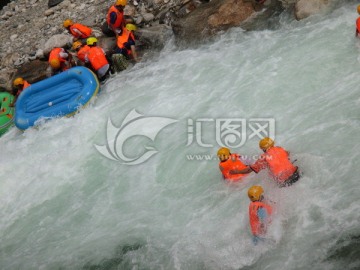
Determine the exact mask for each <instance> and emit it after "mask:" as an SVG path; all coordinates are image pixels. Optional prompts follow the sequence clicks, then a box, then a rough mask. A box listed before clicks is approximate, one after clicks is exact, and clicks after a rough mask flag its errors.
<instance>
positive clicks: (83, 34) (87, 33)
mask: <svg viewBox="0 0 360 270" xmlns="http://www.w3.org/2000/svg"><path fill="white" fill-rule="evenodd" d="M69 29H70V33H71V34H72V35H73V36H74V37H76V38H88V37H90V36H91V33H92V29H91V28H89V27H87V26H85V25H82V24H80V23H74V24H73V25H72V26H70V28H69ZM74 29H77V30H79V31H80V32H81V35H79V33H77V32H75V31H74Z"/></svg>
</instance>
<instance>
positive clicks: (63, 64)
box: [49, 48, 72, 75]
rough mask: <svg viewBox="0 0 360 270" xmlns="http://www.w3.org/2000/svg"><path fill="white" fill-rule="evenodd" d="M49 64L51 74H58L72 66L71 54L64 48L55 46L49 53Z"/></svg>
mask: <svg viewBox="0 0 360 270" xmlns="http://www.w3.org/2000/svg"><path fill="white" fill-rule="evenodd" d="M49 64H50V67H51V75H55V74H58V73H60V72H62V71H65V70H67V69H69V68H71V66H72V64H71V54H69V53H67V52H66V51H65V49H64V48H54V49H52V50H51V52H50V54H49Z"/></svg>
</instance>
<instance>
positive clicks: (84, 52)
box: [77, 45, 90, 62]
mask: <svg viewBox="0 0 360 270" xmlns="http://www.w3.org/2000/svg"><path fill="white" fill-rule="evenodd" d="M89 50H90V47H89V46H88V45H85V46H83V47H81V48H80V50H79V51H78V52H77V57H78V58H79V60H80V61H82V62H85V57H86V55H87V53H88V52H89Z"/></svg>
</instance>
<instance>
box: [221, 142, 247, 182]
mask: <svg viewBox="0 0 360 270" xmlns="http://www.w3.org/2000/svg"><path fill="white" fill-rule="evenodd" d="M217 156H218V157H219V159H220V162H219V168H220V171H221V173H222V175H223V178H224V179H225V180H228V181H233V182H234V181H240V180H242V179H243V178H244V177H245V176H246V175H247V174H248V173H238V172H237V171H238V170H243V169H246V168H247V167H246V165H245V164H244V163H243V162H242V161H241V156H240V155H238V154H231V153H230V149H229V148H226V147H222V148H220V149H219V150H218V152H217Z"/></svg>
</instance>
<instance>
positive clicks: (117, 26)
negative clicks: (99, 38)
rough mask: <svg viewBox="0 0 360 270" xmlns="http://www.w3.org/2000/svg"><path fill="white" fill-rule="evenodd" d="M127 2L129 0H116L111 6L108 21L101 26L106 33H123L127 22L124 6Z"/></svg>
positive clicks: (112, 34)
mask: <svg viewBox="0 0 360 270" xmlns="http://www.w3.org/2000/svg"><path fill="white" fill-rule="evenodd" d="M126 4H127V0H116V2H115V4H114V5H113V6H111V7H110V8H109V10H108V12H107V14H106V22H105V23H104V25H103V26H102V27H101V30H102V32H103V33H104V34H105V35H107V36H118V35H119V34H121V32H122V30H123V28H124V27H125V24H126V22H127V20H125V18H124V7H125V6H126ZM131 21H132V20H131ZM131 21H128V22H131Z"/></svg>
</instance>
